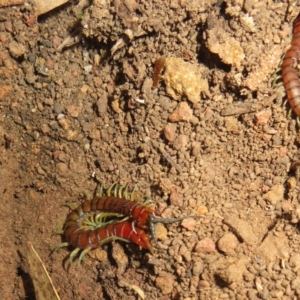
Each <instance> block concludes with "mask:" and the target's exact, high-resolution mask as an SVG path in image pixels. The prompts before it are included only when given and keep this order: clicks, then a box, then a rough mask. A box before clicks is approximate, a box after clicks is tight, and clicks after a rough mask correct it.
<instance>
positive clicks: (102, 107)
mask: <svg viewBox="0 0 300 300" xmlns="http://www.w3.org/2000/svg"><path fill="white" fill-rule="evenodd" d="M107 105H108V95H107V93H106V92H103V93H102V95H101V96H100V98H99V99H98V100H97V111H98V114H99V116H100V117H103V116H104V115H105V114H106V113H107Z"/></svg>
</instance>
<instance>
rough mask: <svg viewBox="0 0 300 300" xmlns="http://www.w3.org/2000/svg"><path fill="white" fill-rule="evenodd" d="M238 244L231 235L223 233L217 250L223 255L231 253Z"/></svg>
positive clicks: (235, 238)
mask: <svg viewBox="0 0 300 300" xmlns="http://www.w3.org/2000/svg"><path fill="white" fill-rule="evenodd" d="M238 244H239V241H238V239H237V237H236V236H235V235H234V234H232V233H225V234H224V235H223V236H222V237H221V238H220V239H219V240H218V242H217V245H218V248H219V249H220V251H222V252H224V253H225V254H230V253H232V252H233V251H234V249H235V247H236V246H237V245H238Z"/></svg>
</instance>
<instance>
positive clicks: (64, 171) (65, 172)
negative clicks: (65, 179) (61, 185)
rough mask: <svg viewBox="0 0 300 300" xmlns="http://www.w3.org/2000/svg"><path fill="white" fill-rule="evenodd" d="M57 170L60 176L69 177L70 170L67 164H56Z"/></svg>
mask: <svg viewBox="0 0 300 300" xmlns="http://www.w3.org/2000/svg"><path fill="white" fill-rule="evenodd" d="M56 169H57V171H58V173H59V174H60V175H64V176H68V174H69V168H68V166H67V165H66V164H65V163H62V162H59V163H57V164H56Z"/></svg>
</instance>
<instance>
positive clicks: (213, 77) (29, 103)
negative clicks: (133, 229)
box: [0, 0, 300, 300]
mask: <svg viewBox="0 0 300 300" xmlns="http://www.w3.org/2000/svg"><path fill="white" fill-rule="evenodd" d="M74 11H77V10H76V4H74V3H68V4H66V5H64V6H62V7H60V8H58V9H56V10H55V11H53V12H50V13H47V14H45V15H43V16H40V17H39V18H38V19H37V20H36V21H35V22H33V20H34V14H35V12H34V7H33V5H32V4H30V3H29V2H26V4H24V5H23V6H16V7H9V8H5V9H4V8H1V9H0V12H1V14H0V41H1V43H0V78H1V81H0V151H1V155H0V194H1V204H2V205H1V213H0V214H1V217H0V222H2V223H1V228H2V230H1V233H0V234H1V240H2V244H1V247H0V249H1V252H0V254H1V255H0V259H1V262H2V263H1V264H0V277H1V291H2V293H1V295H2V299H12V298H13V299H24V298H25V297H28V298H30V299H34V290H33V286H32V282H31V278H30V275H29V265H28V261H27V258H26V245H27V242H28V241H29V242H31V243H32V244H33V246H34V248H35V250H36V251H37V253H39V255H40V257H41V259H42V260H43V262H44V264H45V266H46V268H47V270H48V271H49V274H50V276H51V278H52V280H53V283H54V285H55V286H56V288H57V291H58V294H59V295H60V297H61V299H87V298H89V299H91V300H93V299H137V298H138V297H140V298H143V297H144V298H145V299H179V298H180V299H242V298H243V299H245V298H247V299H258V298H262V299H274V298H281V299H293V298H297V297H299V294H300V288H299V287H300V285H299V280H298V277H299V274H298V273H299V271H298V269H299V254H298V251H299V246H300V238H299V235H298V230H297V224H298V222H299V215H300V214H299V202H298V198H299V196H298V195H299V192H298V191H299V186H298V182H299V174H298V173H299V171H298V169H299V168H298V164H299V163H298V162H299V158H300V153H299V149H298V148H299V131H298V129H297V126H296V120H295V118H294V117H291V116H289V115H288V114H287V110H286V108H285V107H283V106H282V103H283V98H284V90H283V89H282V87H280V84H279V82H280V79H278V80H277V81H276V80H275V77H276V74H275V73H276V70H277V68H278V65H279V64H280V59H281V56H282V54H283V53H284V51H285V48H286V46H288V45H289V43H290V35H291V32H292V25H293V20H294V19H295V18H296V16H297V15H298V14H299V11H300V9H299V5H298V4H297V3H296V2H295V3H294V1H289V3H287V1H256V0H253V1H229V0H225V1H217V0H215V1H214V0H211V1H197V0H194V1H184V0H180V1H171V2H170V3H169V4H168V5H166V2H165V1H162V0H157V1H135V0H131V1H117V0H115V1H112V0H104V1H103V0H101V1H98V0H94V1H93V3H92V5H91V6H89V7H88V8H87V9H86V10H84V11H83V13H82V14H78V13H75V14H74ZM70 41H71V42H70ZM160 57H164V58H165V61H164V62H165V63H166V64H167V65H165V66H164V68H163V69H162V70H161V74H159V76H160V78H161V80H160V81H159V82H158V84H157V86H154V88H153V72H154V67H155V62H156V61H157V59H158V58H160ZM174 61H175V62H182V64H181V65H180V66H181V67H182V65H184V66H185V67H186V66H190V68H189V69H188V71H186V72H181V76H180V77H179V78H180V81H176V85H177V86H179V83H180V87H184V88H182V89H179V90H177V89H176V90H175V89H174V86H173V94H172V92H170V90H169V88H170V85H172V84H173V83H172V82H171V79H172V80H173V78H174V77H175V78H176V76H178V74H179V72H178V70H176V68H170V67H169V66H168V62H174ZM171 66H172V67H174V64H172V65H171ZM185 70H186V69H185ZM170 72H171V73H170ZM184 73H185V74H184ZM190 74H194V75H195V76H194V78H195V79H196V80H195V81H193V80H191V77H193V76H190ZM183 75H186V76H183ZM170 76H171V77H170ZM167 78H169V81H168V79H167ZM170 78H171V79H170ZM197 78H198V79H197ZM186 79H188V80H186ZM198 81H199V82H198ZM186 82H190V83H191V84H194V85H193V86H192V87H193V88H192V94H191V93H189V92H190V91H188V90H187V88H188V86H187V85H186ZM197 82H198V85H197ZM274 82H275V84H274ZM276 82H277V83H276ZM155 85H156V84H155ZM198 95H199V97H198ZM197 97H198V98H197ZM292 163H293V164H292ZM291 166H292V167H291ZM290 167H291V168H290ZM98 182H103V183H104V185H105V186H109V185H110V184H111V183H113V182H117V183H121V184H125V183H130V184H132V185H134V184H137V186H138V188H139V191H141V193H143V194H144V195H146V196H151V197H152V199H154V200H155V201H156V202H157V210H158V211H159V212H160V213H161V215H162V217H164V218H169V217H180V216H188V215H197V216H200V217H199V218H197V219H187V220H185V221H184V222H182V223H179V224H172V225H165V226H164V227H161V228H158V230H160V232H161V235H160V238H161V240H160V241H159V242H160V244H161V247H162V248H163V249H165V251H166V255H160V254H157V255H155V256H152V255H150V254H149V253H148V252H147V251H146V250H141V249H139V248H138V247H137V246H136V245H135V244H126V243H120V244H119V243H117V242H115V243H111V244H107V245H104V246H103V247H102V248H101V249H99V250H96V251H95V252H94V253H93V254H91V256H86V257H85V259H84V260H83V263H82V264H81V265H80V266H78V265H77V264H76V263H75V264H73V265H72V266H71V268H70V269H69V271H68V272H67V271H66V268H65V264H64V262H65V259H66V258H67V256H68V254H69V253H70V251H71V250H72V249H69V248H67V249H61V250H60V251H59V252H56V253H54V254H52V255H51V256H49V254H50V253H51V251H52V250H53V249H54V248H55V246H56V245H57V244H59V243H60V242H61V238H60V237H59V236H52V233H53V232H57V231H58V229H61V227H62V224H63V222H64V220H65V218H66V215H67V213H68V209H67V208H66V207H63V205H64V204H65V203H66V202H75V203H77V204H79V203H80V200H79V199H80V195H81V194H82V193H83V192H84V191H87V192H89V193H90V194H92V193H93V191H94V190H95V188H96V185H97V183H98ZM103 251H106V252H103ZM105 253H106V254H105Z"/></svg>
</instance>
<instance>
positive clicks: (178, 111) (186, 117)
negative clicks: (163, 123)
mask: <svg viewBox="0 0 300 300" xmlns="http://www.w3.org/2000/svg"><path fill="white" fill-rule="evenodd" d="M192 116H193V111H192V110H191V108H190V107H189V105H188V103H187V102H181V103H179V104H178V106H177V107H176V108H175V110H174V112H173V113H172V114H171V115H170V117H169V120H170V121H171V122H180V121H186V122H189V121H190V120H191V118H192Z"/></svg>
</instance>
